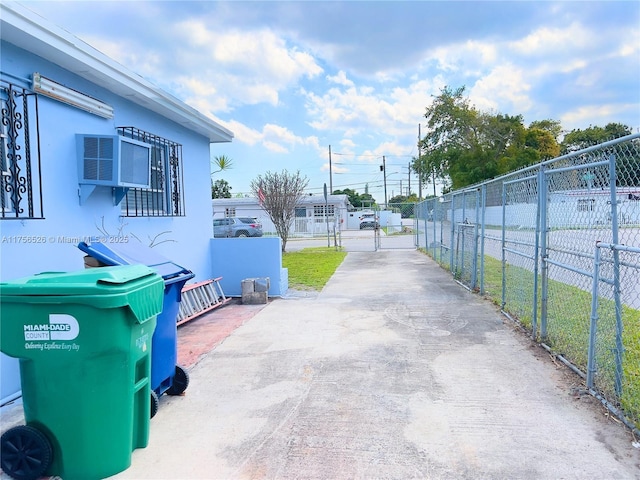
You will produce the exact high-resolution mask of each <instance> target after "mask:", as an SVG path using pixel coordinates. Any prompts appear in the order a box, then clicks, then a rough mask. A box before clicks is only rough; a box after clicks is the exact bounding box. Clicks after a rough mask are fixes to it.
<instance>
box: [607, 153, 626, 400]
mask: <svg viewBox="0 0 640 480" xmlns="http://www.w3.org/2000/svg"><path fill="white" fill-rule="evenodd" d="M609 182H610V189H611V230H612V232H611V233H612V241H611V243H612V245H613V252H612V253H613V298H614V301H615V310H616V352H615V359H616V382H615V388H616V394H618V395H620V394H621V392H622V354H623V350H624V346H623V344H622V303H621V301H620V252H619V251H618V249H617V248H616V247H617V246H618V244H619V238H618V235H619V232H618V192H617V174H616V156H615V155H614V154H611V155H610V156H609Z"/></svg>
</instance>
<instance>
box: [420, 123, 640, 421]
mask: <svg viewBox="0 0 640 480" xmlns="http://www.w3.org/2000/svg"><path fill="white" fill-rule="evenodd" d="M415 212H416V225H417V227H416V229H417V233H416V235H417V240H416V243H417V245H418V247H419V248H422V249H424V250H425V251H426V252H427V253H428V254H429V255H430V256H431V257H432V258H433V259H434V260H436V261H437V262H438V263H439V264H440V265H441V266H442V267H443V268H446V269H448V270H450V271H451V272H452V274H453V275H454V277H455V278H456V279H457V280H458V281H459V282H461V283H462V284H464V285H466V286H467V287H469V288H470V289H471V290H474V291H478V292H479V293H481V294H483V295H487V296H489V297H491V298H492V299H493V300H494V301H495V302H496V303H498V304H500V305H501V307H502V310H503V312H504V313H505V314H507V315H508V316H510V317H512V318H514V319H516V320H517V321H519V322H520V323H521V324H522V325H523V326H524V327H526V328H527V329H528V330H529V331H530V333H531V335H532V337H533V338H534V339H535V340H537V341H539V342H541V343H542V344H543V345H544V346H545V347H546V348H549V349H550V350H551V351H553V352H554V353H556V354H557V355H559V356H560V357H561V358H562V359H563V360H564V361H566V362H567V363H569V364H570V365H571V366H572V367H573V368H574V370H575V371H577V372H578V373H580V374H581V375H582V376H583V377H584V378H585V380H586V387H587V388H588V389H589V390H590V391H591V393H592V394H594V395H596V396H598V397H599V398H600V399H601V400H602V401H603V402H604V403H606V404H607V406H608V407H609V408H611V409H619V410H620V411H621V412H623V415H622V416H623V417H624V418H625V421H626V422H628V424H629V425H630V426H633V427H634V428H636V429H637V428H639V427H640V134H635V135H630V136H627V137H624V138H621V139H617V140H614V141H611V142H606V143H603V144H600V145H596V146H594V147H590V148H587V149H584V150H580V151H577V152H573V153H571V154H568V155H564V156H562V157H558V158H555V159H553V160H549V161H546V162H543V163H541V164H539V165H536V166H532V167H529V168H526V169H523V170H520V171H517V172H514V173H511V174H509V175H506V176H504V177H501V178H498V179H495V180H491V181H488V182H485V183H482V184H479V185H474V186H473V187H469V188H466V189H464V190H460V191H454V192H451V193H448V194H446V195H444V196H442V197H440V198H431V199H428V200H425V201H423V202H421V203H419V204H418V205H417V206H416V209H415Z"/></svg>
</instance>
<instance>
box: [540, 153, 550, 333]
mask: <svg viewBox="0 0 640 480" xmlns="http://www.w3.org/2000/svg"><path fill="white" fill-rule="evenodd" d="M547 180H548V179H547V174H546V169H545V166H544V165H540V191H539V192H538V211H539V212H540V228H539V231H538V235H539V237H540V253H539V258H540V339H541V340H542V341H545V340H546V339H547V314H548V301H549V282H548V280H549V278H548V274H549V265H548V264H547V257H548V255H549V254H548V252H547V233H548V231H549V227H548V225H547V223H548V220H547V212H548V208H549V205H548V203H547V190H548V185H547Z"/></svg>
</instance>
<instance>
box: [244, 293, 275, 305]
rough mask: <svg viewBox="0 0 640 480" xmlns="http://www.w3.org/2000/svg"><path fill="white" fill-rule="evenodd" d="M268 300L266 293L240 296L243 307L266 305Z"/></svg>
mask: <svg viewBox="0 0 640 480" xmlns="http://www.w3.org/2000/svg"><path fill="white" fill-rule="evenodd" d="M268 300H269V297H268V294H267V292H253V293H247V294H243V295H242V303H243V304H244V305H260V304H263V303H267V302H268Z"/></svg>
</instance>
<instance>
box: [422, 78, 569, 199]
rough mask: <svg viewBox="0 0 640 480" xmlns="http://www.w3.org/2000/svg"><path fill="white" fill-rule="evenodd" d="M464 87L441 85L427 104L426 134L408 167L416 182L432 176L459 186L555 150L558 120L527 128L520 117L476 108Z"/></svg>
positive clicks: (493, 176) (531, 162)
mask: <svg viewBox="0 0 640 480" xmlns="http://www.w3.org/2000/svg"><path fill="white" fill-rule="evenodd" d="M464 91H465V87H460V88H457V89H452V88H450V87H445V88H443V89H442V90H441V92H440V95H438V96H436V97H434V100H433V102H432V104H431V105H430V106H429V107H427V109H426V113H425V118H426V119H427V133H426V135H425V137H424V138H422V139H421V140H420V151H421V156H420V158H416V159H414V161H413V163H412V167H413V169H414V171H415V172H418V175H419V176H420V178H421V180H422V181H424V182H428V181H429V177H430V176H431V175H435V176H436V177H438V178H439V179H440V180H441V181H442V182H443V183H444V184H445V191H447V190H448V188H449V186H450V188H452V189H458V188H462V187H465V186H467V185H473V184H476V183H479V182H482V181H484V180H487V179H490V178H495V177H497V176H499V175H502V174H505V173H508V172H510V171H513V170H516V169H519V168H523V167H526V166H529V165H532V164H534V163H537V162H539V161H540V160H542V159H545V158H551V157H553V156H556V155H557V153H558V152H559V147H558V144H557V135H559V134H560V131H561V129H560V124H559V122H556V121H554V120H543V121H539V122H534V123H532V124H531V126H530V128H526V127H525V125H524V123H523V117H522V115H505V114H501V113H487V112H482V111H479V110H477V109H476V108H475V107H474V106H472V105H471V104H470V103H469V99H468V98H466V97H465V96H464Z"/></svg>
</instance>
